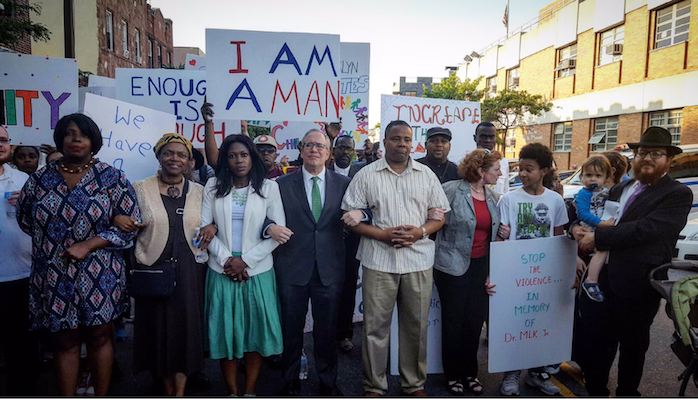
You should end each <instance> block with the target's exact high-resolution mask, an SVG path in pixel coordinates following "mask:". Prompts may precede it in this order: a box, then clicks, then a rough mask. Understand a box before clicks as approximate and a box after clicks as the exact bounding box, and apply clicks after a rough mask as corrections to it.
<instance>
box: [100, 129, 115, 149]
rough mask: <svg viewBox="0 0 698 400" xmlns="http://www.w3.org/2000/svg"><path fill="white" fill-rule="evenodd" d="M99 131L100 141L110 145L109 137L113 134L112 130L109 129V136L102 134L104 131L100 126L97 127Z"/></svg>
mask: <svg viewBox="0 0 698 400" xmlns="http://www.w3.org/2000/svg"><path fill="white" fill-rule="evenodd" d="M99 132H100V133H101V134H102V143H103V144H104V145H106V146H107V147H109V146H110V145H111V138H112V136H114V132H113V131H109V136H104V131H103V130H102V128H99Z"/></svg>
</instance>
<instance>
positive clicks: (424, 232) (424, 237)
mask: <svg viewBox="0 0 698 400" xmlns="http://www.w3.org/2000/svg"><path fill="white" fill-rule="evenodd" d="M421 228H422V239H426V238H427V237H429V234H427V228H425V227H423V226H422V227H421Z"/></svg>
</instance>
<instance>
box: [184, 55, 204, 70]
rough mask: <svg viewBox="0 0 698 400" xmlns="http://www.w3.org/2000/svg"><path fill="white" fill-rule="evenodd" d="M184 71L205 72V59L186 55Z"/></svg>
mask: <svg viewBox="0 0 698 400" xmlns="http://www.w3.org/2000/svg"><path fill="white" fill-rule="evenodd" d="M184 69H185V70H186V71H206V57H205V56H197V55H196V54H187V59H186V61H185V63H184Z"/></svg>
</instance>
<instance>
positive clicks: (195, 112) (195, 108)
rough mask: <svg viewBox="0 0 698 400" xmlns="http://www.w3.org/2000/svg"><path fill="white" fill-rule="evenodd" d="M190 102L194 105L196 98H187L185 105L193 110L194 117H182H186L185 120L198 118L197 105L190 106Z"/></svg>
mask: <svg viewBox="0 0 698 400" xmlns="http://www.w3.org/2000/svg"><path fill="white" fill-rule="evenodd" d="M192 104H194V105H196V100H194V99H189V100H187V107H189V108H191V109H192V110H194V115H196V117H194V118H193V119H191V118H187V117H185V118H184V119H186V120H187V121H196V120H198V119H199V109H198V108H197V107H194V106H192ZM177 118H179V117H177Z"/></svg>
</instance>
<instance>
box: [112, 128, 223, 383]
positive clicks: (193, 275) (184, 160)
mask: <svg viewBox="0 0 698 400" xmlns="http://www.w3.org/2000/svg"><path fill="white" fill-rule="evenodd" d="M154 151H155V156H156V157H157V159H158V161H159V162H160V170H159V171H158V173H157V174H156V175H155V176H152V177H150V178H146V179H144V180H142V181H137V182H135V183H134V184H133V187H134V189H135V191H136V196H137V197H138V204H139V205H140V206H141V216H142V223H141V222H139V221H136V220H132V219H131V220H128V221H125V222H123V223H122V222H120V223H119V226H120V227H121V228H122V229H124V230H127V231H128V230H131V229H136V228H140V229H141V230H140V234H139V236H138V239H137V241H136V247H135V251H134V254H135V258H136V261H137V263H138V264H141V265H145V266H156V265H160V264H162V263H164V262H165V261H166V260H170V259H171V258H172V259H175V260H177V261H176V263H175V281H176V285H175V289H174V293H173V294H172V295H171V296H170V297H167V298H163V297H141V298H138V299H136V319H135V326H134V358H133V362H134V369H135V372H140V371H144V370H147V371H150V372H151V373H152V375H153V379H162V382H163V389H164V393H163V394H164V395H165V396H183V395H184V388H185V385H186V382H187V376H188V375H190V374H192V373H194V372H196V371H200V370H202V369H203V368H204V337H205V336H204V332H205V331H204V284H205V278H206V265H205V264H203V262H205V261H206V259H207V253H206V251H205V250H202V249H200V248H198V247H196V246H195V245H194V240H195V239H200V237H198V236H197V233H196V228H198V227H199V226H200V225H201V202H202V198H203V189H204V188H203V186H201V185H199V184H197V183H195V182H192V181H189V180H187V179H185V175H186V174H187V169H188V168H190V163H191V161H192V160H193V157H194V156H193V148H192V145H191V142H189V140H187V139H186V138H185V137H184V136H182V135H179V134H176V133H167V134H165V135H164V136H163V137H162V138H161V139H160V140H159V141H158V142H157V143H156V144H155V148H154ZM214 234H215V232H214ZM201 236H203V242H205V243H208V240H206V237H205V235H201ZM210 236H213V234H212V235H210ZM201 247H204V246H201ZM136 268H138V267H136Z"/></svg>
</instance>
